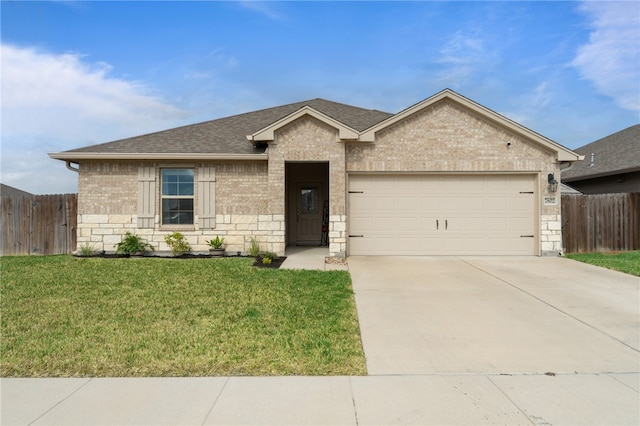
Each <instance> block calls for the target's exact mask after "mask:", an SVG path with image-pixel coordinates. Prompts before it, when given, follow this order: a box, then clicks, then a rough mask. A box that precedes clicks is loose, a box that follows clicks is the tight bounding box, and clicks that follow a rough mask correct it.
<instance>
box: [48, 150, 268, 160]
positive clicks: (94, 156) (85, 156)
mask: <svg viewBox="0 0 640 426" xmlns="http://www.w3.org/2000/svg"><path fill="white" fill-rule="evenodd" d="M49 157H51V158H53V159H55V160H63V161H72V162H75V161H77V160H268V159H269V156H268V155H267V154H266V153H265V154H214V153H179V152H166V153H165V152H161V153H158V152H151V153H144V152H117V153H114V152H53V153H49Z"/></svg>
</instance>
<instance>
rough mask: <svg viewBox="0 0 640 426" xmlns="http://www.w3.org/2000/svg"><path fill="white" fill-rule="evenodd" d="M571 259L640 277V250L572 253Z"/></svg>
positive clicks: (569, 256)
mask: <svg viewBox="0 0 640 426" xmlns="http://www.w3.org/2000/svg"><path fill="white" fill-rule="evenodd" d="M566 256H567V257H568V258H569V259H574V260H578V261H580V262H585V263H590V264H591V265H596V266H602V267H604V268H608V269H614V270H616V271H620V272H624V273H627V274H631V275H637V276H639V277H640V251H623V252H613V253H572V254H567V255H566Z"/></svg>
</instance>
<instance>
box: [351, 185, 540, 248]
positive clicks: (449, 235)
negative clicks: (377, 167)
mask: <svg viewBox="0 0 640 426" xmlns="http://www.w3.org/2000/svg"><path fill="white" fill-rule="evenodd" d="M534 186H535V176H534V175H350V176H349V216H348V221H349V224H348V225H349V232H348V234H349V254H351V255H533V254H535V239H536V232H535V231H534V229H535V228H536V226H535V225H536V224H537V221H536V220H535V219H534V217H535V215H534V212H535V201H534V200H535V199H536V198H535V189H534Z"/></svg>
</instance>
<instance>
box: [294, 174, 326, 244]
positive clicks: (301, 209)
mask: <svg viewBox="0 0 640 426" xmlns="http://www.w3.org/2000/svg"><path fill="white" fill-rule="evenodd" d="M321 190H322V185H321V184H320V182H301V183H298V191H297V206H296V209H297V210H296V231H297V233H296V235H297V243H298V244H318V245H319V244H320V239H321V238H322V204H321V195H322V194H321V192H322V191H321Z"/></svg>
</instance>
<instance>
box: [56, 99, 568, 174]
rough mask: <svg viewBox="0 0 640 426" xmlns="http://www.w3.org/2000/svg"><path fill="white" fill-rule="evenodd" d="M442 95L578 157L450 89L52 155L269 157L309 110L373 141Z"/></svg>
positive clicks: (293, 107)
mask: <svg viewBox="0 0 640 426" xmlns="http://www.w3.org/2000/svg"><path fill="white" fill-rule="evenodd" d="M444 100H446V101H450V102H453V103H455V104H456V105H458V106H459V107H461V108H464V109H466V110H467V111H469V112H471V113H473V114H477V115H479V116H481V117H482V118H483V119H486V120H489V121H491V122H493V123H496V124H498V125H500V126H501V127H503V128H507V129H509V130H511V131H513V132H515V133H517V134H519V135H521V136H522V137H525V138H527V139H528V140H531V141H533V142H535V143H537V144H539V145H540V146H542V147H544V148H545V149H548V150H550V151H551V152H555V153H556V155H557V159H558V160H559V161H576V160H577V159H578V155H577V154H576V153H575V152H573V151H571V150H569V149H567V148H565V147H563V146H562V145H560V144H557V143H555V142H553V141H552V140H550V139H547V138H545V137H544V136H541V135H539V134H538V133H535V132H533V131H532V130H529V129H527V128H526V127H524V126H522V125H520V124H518V123H516V122H514V121H512V120H510V119H508V118H506V117H504V116H502V115H500V114H498V113H496V112H494V111H491V110H490V109H488V108H485V107H483V106H482V105H479V104H477V103H475V102H473V101H471V100H470V99H467V98H465V97H464V96H462V95H459V94H457V93H456V92H454V91H452V90H450V89H445V90H443V91H441V92H439V93H437V94H436V95H434V96H431V97H430V98H428V99H426V100H424V101H422V102H420V103H417V104H415V105H413V106H411V107H409V108H407V109H405V110H403V111H401V112H399V113H398V114H390V113H387V112H382V111H377V110H371V109H364V108H359V107H354V106H350V105H345V104H341V103H337V102H331V101H327V100H324V99H312V100H309V101H303V102H297V103H293V104H288V105H282V106H279V107H274V108H268V109H263V110H260V111H254V112H249V113H246V114H240V115H234V116H231V117H226V118H221V119H218V120H212V121H206V122H204V123H198V124H192V125H188V126H183V127H178V128H175V129H169V130H165V131H162V132H157V133H151V134H148V135H143V136H136V137H133V138H128V139H122V140H119V141H114V142H108V143H104V144H99V145H92V146H88V147H84V148H78V149H73V150H70V151H64V152H60V153H52V154H49V156H50V157H51V158H55V159H59V160H66V161H67V162H72V161H76V160H81V159H181V158H182V159H187V158H188V159H266V158H267V154H266V148H265V142H269V141H271V140H273V139H274V137H275V136H274V135H275V132H276V131H277V130H278V129H280V128H282V127H284V126H286V125H287V124H289V123H291V122H292V121H294V120H296V119H298V118H300V117H302V116H305V115H308V116H311V117H314V118H316V119H318V120H320V121H323V122H324V123H326V124H328V125H330V126H332V127H334V128H335V129H337V130H338V132H339V137H340V138H341V139H342V140H350V141H361V142H374V141H375V137H376V132H379V131H381V130H383V129H385V128H387V127H389V126H393V125H394V124H395V123H397V122H398V121H400V120H403V119H405V118H406V117H408V116H410V115H412V114H415V113H417V112H418V111H420V110H422V109H424V108H428V107H430V106H432V105H434V104H435V103H437V102H440V101H444Z"/></svg>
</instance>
